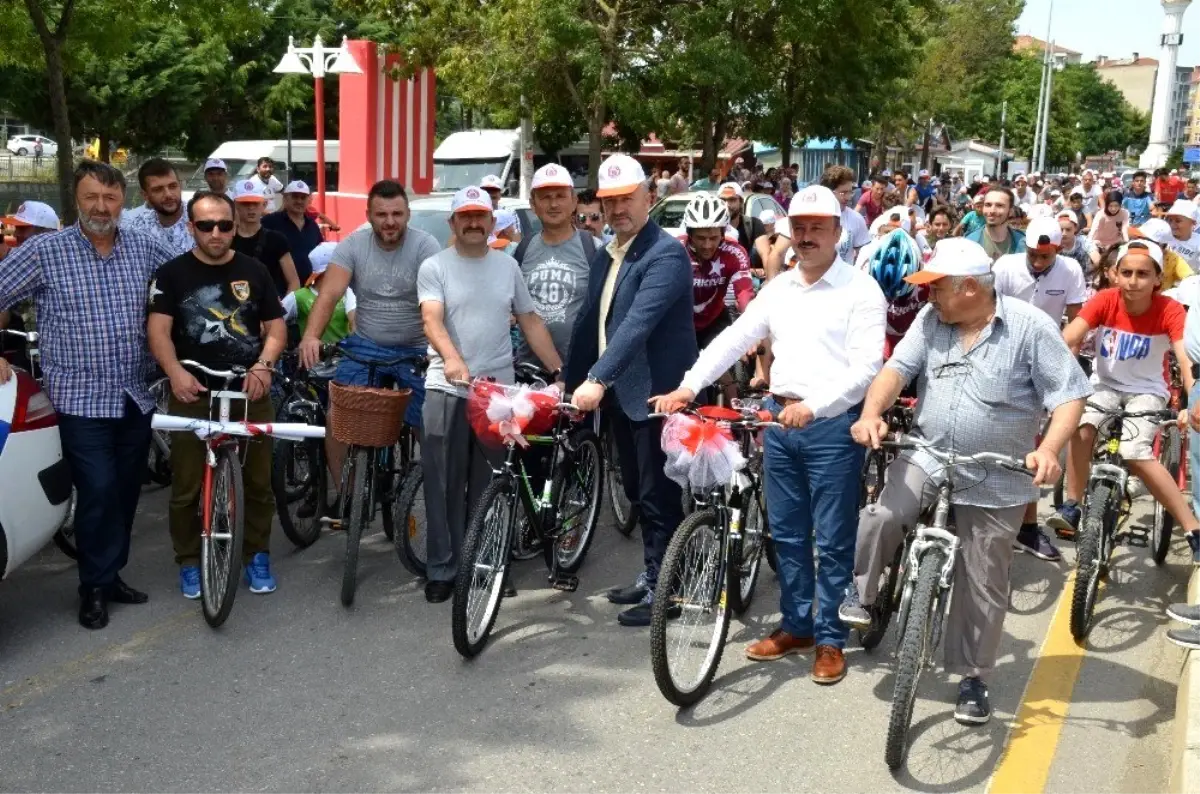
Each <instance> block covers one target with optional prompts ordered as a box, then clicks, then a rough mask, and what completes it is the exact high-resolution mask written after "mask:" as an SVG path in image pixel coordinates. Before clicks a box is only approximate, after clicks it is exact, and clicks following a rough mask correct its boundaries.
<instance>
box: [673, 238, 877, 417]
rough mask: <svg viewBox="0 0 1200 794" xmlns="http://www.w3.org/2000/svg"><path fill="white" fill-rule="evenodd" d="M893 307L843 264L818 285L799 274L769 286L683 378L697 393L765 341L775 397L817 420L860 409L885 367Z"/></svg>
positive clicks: (785, 276)
mask: <svg viewBox="0 0 1200 794" xmlns="http://www.w3.org/2000/svg"><path fill="white" fill-rule="evenodd" d="M886 327H887V301H885V300H884V297H883V291H882V290H880V289H879V284H877V283H876V282H875V279H873V278H871V277H870V276H869V275H868V274H866V273H863V272H861V271H859V270H856V269H855V268H853V267H851V266H850V265H848V264H846V263H845V262H843V261H842V260H840V259H838V260H836V261H835V262H834V263H833V266H832V267H830V268H829V270H827V271H826V272H825V275H823V276H821V278H820V279H818V280H817V281H816V283H814V284H807V283H805V281H804V271H803V270H802V269H801V268H800V267H796V268H794V269H793V270H789V271H788V272H786V273H783V274H781V275H779V276H776V277H775V278H774V279H772V280H771V282H770V283H768V284H767V285H766V286H765V287H763V289H762V291H761V292H759V293H758V297H756V298H755V299H754V300H752V301H750V305H749V306H747V307H746V312H745V314H743V315H742V316H741V317H739V318H738V319H737V321H736V322H734V324H733V325H732V326H730V327H729V328H728V329H726V330H725V331H723V332H722V333H721V334H720V335H719V336H718V337H717V338H716V339H715V340H713V342H712V343H711V344H710V345H709V346H708V347H706V348H704V350H702V351H701V352H700V358H699V359H697V361H696V364H695V366H693V367H692V368H691V370H689V371H688V373H687V374H686V375H684V376H683V384H682V385H683V386H684V388H687V389H691V390H692V391H694V392H699V391H700V390H701V389H702V388H704V387H705V386H708V385H709V384H711V383H713V382H714V381H715V380H716V379H717V378H718V377H720V375H721V373H723V372H725V371H726V370H728V369H729V367H730V366H732V365H733V362H734V361H736V360H737V359H738V357H739V356H741V355H743V354H744V353H745V352H746V350H748V349H749V348H750V347H751V346H752V345H753V344H755V343H756V342H758V341H759V340H761V339H765V338H769V339H770V340H771V347H772V351H773V352H774V354H775V361H774V363H773V364H772V365H771V392H772V393H773V394H777V395H780V396H782V397H792V398H795V399H803V400H804V402H805V404H806V405H807V406H808V407H809V408H810V409H811V410H812V412H813V415H814V416H815V417H817V418H819V419H820V418H828V417H833V416H839V415H841V414H843V413H845V412H846V411H847V410H849V409H850V408H851V407H853V406H854V405H856V404H857V403H859V402H861V401H862V399H863V397H864V396H865V395H866V393H867V387H868V386H870V385H871V380H872V379H873V378H874V377H875V375H876V374H877V373H878V372H879V369H880V367H881V366H882V365H883V344H884V330H885V328H886Z"/></svg>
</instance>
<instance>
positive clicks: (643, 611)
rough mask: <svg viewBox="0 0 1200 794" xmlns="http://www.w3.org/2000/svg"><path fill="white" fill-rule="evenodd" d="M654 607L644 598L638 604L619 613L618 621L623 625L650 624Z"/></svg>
mask: <svg viewBox="0 0 1200 794" xmlns="http://www.w3.org/2000/svg"><path fill="white" fill-rule="evenodd" d="M653 609H654V605H653V604H652V603H650V602H649V601H647V600H645V599H643V600H642V601H641V602H640V603H638V604H637V606H632V607H630V608H629V609H627V610H625V611H624V612H622V613H620V614H619V615H617V622H618V623H620V624H621V625H622V626H635V627H636V626H649V625H650V613H651V612H652V611H653Z"/></svg>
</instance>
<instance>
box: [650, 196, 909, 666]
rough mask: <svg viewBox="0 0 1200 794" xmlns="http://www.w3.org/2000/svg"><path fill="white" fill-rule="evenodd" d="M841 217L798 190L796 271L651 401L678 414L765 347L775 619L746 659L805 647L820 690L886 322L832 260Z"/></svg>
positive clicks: (842, 584) (834, 205) (875, 289)
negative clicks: (771, 416)
mask: <svg viewBox="0 0 1200 794" xmlns="http://www.w3.org/2000/svg"><path fill="white" fill-rule="evenodd" d="M841 216H842V205H841V203H840V202H839V201H838V200H837V198H836V197H835V196H834V195H833V192H832V191H830V190H829V189H828V188H825V187H821V186H815V185H814V186H811V187H807V188H805V189H804V190H801V191H800V192H799V193H797V194H796V195H795V196H794V197H793V198H792V202H791V206H790V207H789V208H788V219H789V223H790V227H791V234H792V247H793V249H794V250H796V251H797V252H799V261H798V263H797V266H796V267H795V268H794V269H792V270H791V271H789V272H786V273H783V274H781V275H780V276H778V277H777V278H775V279H773V280H772V281H771V282H770V283H769V284H768V285H767V286H765V287H764V288H763V290H762V291H761V292H760V293H759V294H758V297H757V298H755V299H754V300H753V301H751V303H750V305H749V306H748V307H747V309H746V313H745V314H743V315H742V316H741V317H740V318H738V320H737V321H736V322H734V324H733V325H732V326H730V327H729V328H728V329H727V330H726V331H724V332H722V333H721V335H720V336H718V337H717V338H716V339H715V340H713V342H712V343H711V344H710V345H709V346H708V347H706V348H705V349H704V350H703V351H702V352H701V353H700V358H699V359H698V360H697V361H696V364H695V366H693V367H692V369H691V370H690V371H688V373H687V374H686V375H684V377H683V382H682V383H681V384H680V386H679V388H678V389H676V390H675V391H673V392H671V393H670V394H667V395H665V396H662V397H657V398H652V399H651V402H652V403H654V404H655V408H656V410H658V411H678V410H679V409H681V408H682V407H683V406H685V405H687V404H688V403H689V402H691V401H692V400H694V399H695V397H696V395H697V394H698V393H699V392H700V390H701V389H703V388H704V387H706V386H708V385H709V384H711V383H713V382H714V381H715V380H716V379H717V378H718V377H719V376H720V374H721V373H723V372H725V371H726V370H727V369H728V368H729V367H730V366H731V365H732V364H733V362H734V361H735V360H737V358H738V357H739V356H741V355H742V354H743V353H744V352H745V351H746V350H747V349H748V348H750V347H753V346H754V345H755V344H756V343H758V342H759V341H761V340H763V339H766V338H770V339H771V340H772V344H773V350H774V354H775V359H774V362H773V364H772V365H771V393H772V399H771V401H769V402H768V407H770V408H771V410H772V412H776V411H778V417H777V418H778V421H779V422H780V423H782V424H783V425H785V429H777V428H770V429H768V430H767V431H766V437H765V440H764V457H763V462H764V471H765V474H766V484H765V486H764V487H765V489H766V492H767V493H769V494H770V495H771V497H770V500H769V501H768V504H767V511H768V517H769V519H770V523H771V532H772V536H773V537H774V540H775V551H776V557H777V559H778V570H779V584H780V598H779V600H780V609H781V611H782V613H783V622H782V626H781V627H780V628H779V629H776V630H775V631H774V632H772V633H771V635H770V636H769V637H767V638H766V639H764V640H761V641H759V642H756V643H754V644H753V645H751V646H749V647H748V648H747V649H746V655H747V656H748V657H749V658H751V659H754V660H756V661H769V660H774V659H779V658H781V657H783V656H786V655H788V654H792V653H808V652H810V651H812V650H813V649H814V647H815V649H816V660H815V662H814V664H813V672H812V678H813V680H814V681H816V682H817V683H820V684H834V683H837V682H838V681H840V680H842V678H844V677H845V674H846V665H845V659H844V658H843V655H842V648H843V647H844V646H845V644H846V637H847V633H848V630H847V629H846V627H845V626H844V625H842V624H841V622H840V621H839V619H838V615H837V610H838V603H839V599H840V596H841V594H842V593H843V592H844V591H845V590H846V588H847V587H848V586H849V584H850V580H851V572H852V569H853V565H854V538H855V533H856V531H857V526H858V519H857V511H858V482H859V479H860V476H861V472H862V464H863V457H864V452H863V450H862V449H861V448H858V449H856V448H855V444H854V442H853V440H852V439H851V437H850V426H851V425H852V424H854V422H855V421H856V420H857V419H858V417H859V413H860V411H861V407H862V399H863V395H864V394H865V393H866V389H867V386H868V385H869V384H870V383H871V379H872V378H873V377H874V376H875V374H876V373H877V372H879V368H880V366H881V365H882V364H883V343H884V328H885V325H886V322H885V320H886V303H885V301H884V297H883V292H882V291H881V290H880V288H879V285H878V284H876V282H875V280H874V279H873V278H871V277H870V276H869V275H868V274H866V273H863V272H861V271H859V270H856V269H855V268H854V267H852V266H850V265H848V264H846V263H845V262H843V261H842V260H840V259H839V258H838V256H837V245H838V240H839V239H840V237H841V233H842V228H841ZM814 532H815V535H816V547H817V556H818V558H819V561H818V563H817V571H816V576H815V578H814V576H813V535H814ZM814 596H815V597H816V598H815V600H816V602H817V605H816V611H815V615H814Z"/></svg>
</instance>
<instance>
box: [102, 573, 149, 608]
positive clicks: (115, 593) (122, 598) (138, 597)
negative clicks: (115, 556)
mask: <svg viewBox="0 0 1200 794" xmlns="http://www.w3.org/2000/svg"><path fill="white" fill-rule="evenodd" d="M108 600H109V601H111V602H113V603H114V604H144V603H146V602H147V601H149V600H150V596H148V595H146V594H145V593H143V592H142V591H141V590H134V589H133V588H132V587H130V586H129V585H127V584H125V583H124V582H123V581H121V577H119V576H118V577H117V581H116V582H114V583H113V586H112V587H111V588H110V589H109V591H108Z"/></svg>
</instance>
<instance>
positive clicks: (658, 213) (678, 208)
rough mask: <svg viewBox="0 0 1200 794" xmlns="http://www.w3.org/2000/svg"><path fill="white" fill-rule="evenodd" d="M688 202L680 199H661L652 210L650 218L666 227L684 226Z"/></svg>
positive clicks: (676, 227)
mask: <svg viewBox="0 0 1200 794" xmlns="http://www.w3.org/2000/svg"><path fill="white" fill-rule="evenodd" d="M687 204H688V203H687V202H686V201H681V200H679V199H667V200H665V201H660V202H658V204H656V205H655V206H654V207H653V208H652V209H651V210H650V220H652V221H654V222H655V223H657V224H658V225H659V226H661V227H662V228H664V229H678V228H679V227H680V226H683V211H684V210H685V209H687Z"/></svg>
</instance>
